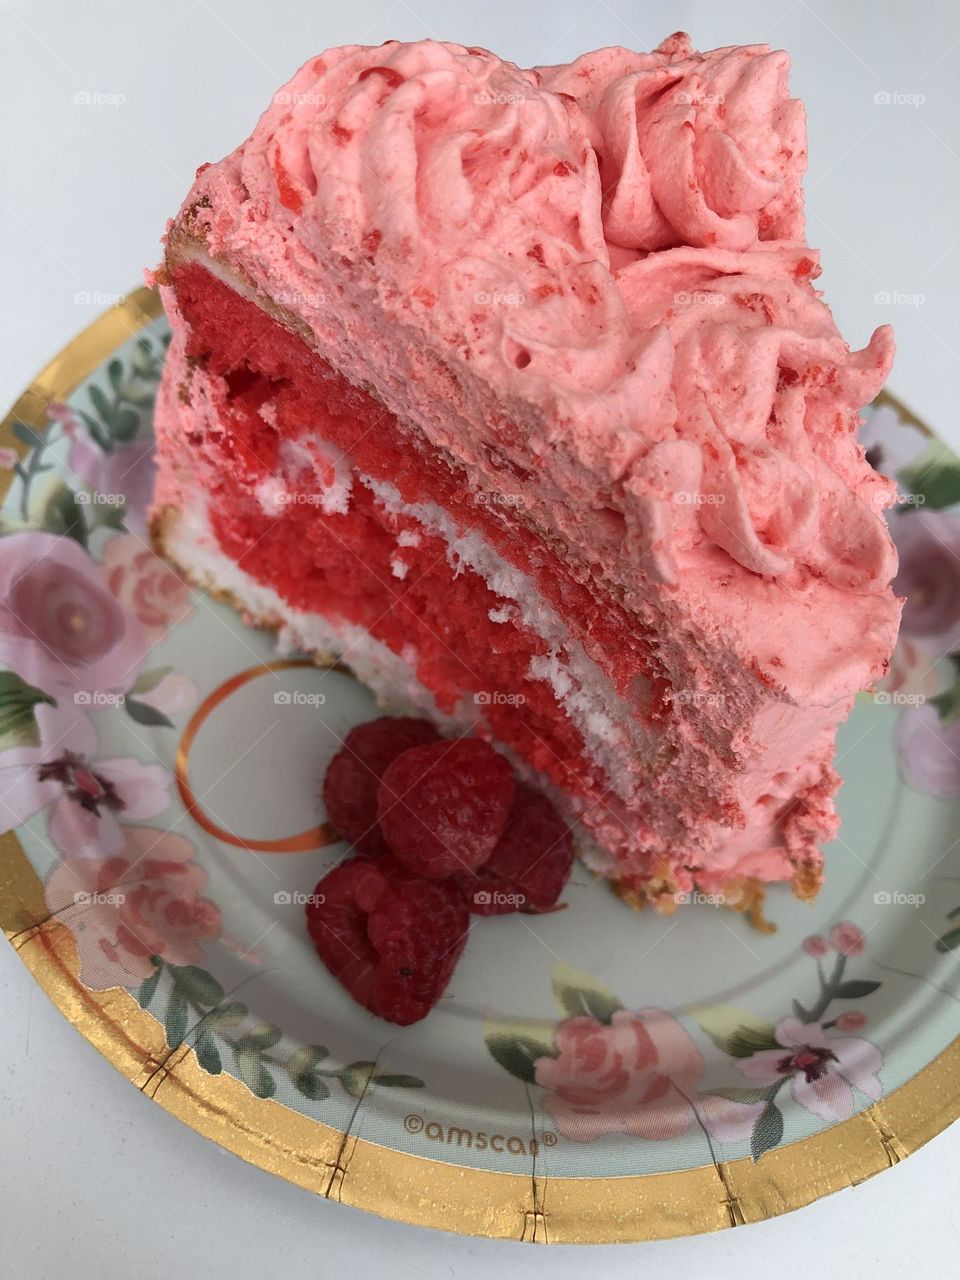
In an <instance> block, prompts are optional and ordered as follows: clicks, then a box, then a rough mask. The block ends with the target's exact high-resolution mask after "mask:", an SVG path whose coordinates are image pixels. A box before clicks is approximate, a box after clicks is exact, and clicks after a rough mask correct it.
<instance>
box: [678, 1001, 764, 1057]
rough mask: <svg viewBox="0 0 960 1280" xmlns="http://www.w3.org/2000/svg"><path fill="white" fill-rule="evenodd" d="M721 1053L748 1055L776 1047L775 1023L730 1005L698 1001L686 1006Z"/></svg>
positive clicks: (731, 1055) (736, 1055)
mask: <svg viewBox="0 0 960 1280" xmlns="http://www.w3.org/2000/svg"><path fill="white" fill-rule="evenodd" d="M689 1012H690V1015H691V1016H692V1017H693V1018H695V1019H696V1021H697V1023H698V1024H699V1026H700V1027H701V1029H702V1030H703V1031H705V1032H706V1033H707V1035H708V1036H709V1037H710V1039H711V1040H712V1041H713V1043H714V1044H715V1045H716V1046H717V1048H718V1049H719V1050H720V1051H721V1053H726V1054H729V1055H730V1057H731V1058H749V1057H750V1056H751V1054H754V1053H759V1052H760V1051H761V1050H762V1049H776V1048H778V1047H779V1046H778V1043H777V1034H776V1027H774V1025H773V1023H772V1022H766V1021H764V1019H763V1018H757V1017H755V1016H754V1015H753V1014H752V1013H746V1012H745V1011H744V1010H743V1009H735V1008H734V1007H733V1005H729V1004H716V1005H697V1006H695V1007H694V1008H692V1009H690V1010H689Z"/></svg>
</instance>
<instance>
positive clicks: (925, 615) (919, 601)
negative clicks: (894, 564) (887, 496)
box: [890, 511, 960, 657]
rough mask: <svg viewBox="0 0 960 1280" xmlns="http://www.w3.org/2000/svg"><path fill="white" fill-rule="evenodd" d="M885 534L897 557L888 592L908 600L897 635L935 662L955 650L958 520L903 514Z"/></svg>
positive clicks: (959, 629)
mask: <svg viewBox="0 0 960 1280" xmlns="http://www.w3.org/2000/svg"><path fill="white" fill-rule="evenodd" d="M890 531H891V533H892V534H893V539H894V541H895V542H896V544H897V550H898V552H899V555H900V569H899V572H898V573H897V576H896V577H895V578H894V580H893V589H894V591H896V593H897V595H901V596H906V597H907V603H906V605H905V607H904V610H903V622H902V624H901V628H900V631H901V635H904V636H912V637H913V638H915V639H918V640H922V641H923V642H924V644H925V645H926V646H928V647H929V648H930V649H931V650H932V651H933V652H934V653H935V654H936V656H938V657H939V656H942V655H944V654H947V653H952V652H953V651H954V650H956V649H960V517H957V516H953V515H946V514H944V513H943V512H929V513H928V512H922V513H921V512H913V511H908V512H906V513H902V514H899V515H895V516H893V518H892V519H891V521H890Z"/></svg>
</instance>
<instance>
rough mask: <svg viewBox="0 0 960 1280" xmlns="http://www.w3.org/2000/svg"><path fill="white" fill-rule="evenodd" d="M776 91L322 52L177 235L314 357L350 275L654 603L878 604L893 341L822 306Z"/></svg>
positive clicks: (723, 82)
mask: <svg viewBox="0 0 960 1280" xmlns="http://www.w3.org/2000/svg"><path fill="white" fill-rule="evenodd" d="M787 66H788V63H787V58H786V55H785V54H783V53H775V52H770V51H769V50H768V49H767V48H766V47H765V46H754V47H747V48H733V49H721V50H716V51H714V52H712V53H707V54H698V53H695V52H693V51H692V50H691V48H690V45H689V41H688V40H687V38H686V37H685V36H673V37H671V38H670V39H669V40H667V41H665V42H664V44H663V45H661V46H660V48H659V49H658V50H656V51H655V52H654V53H651V54H636V53H631V52H629V51H627V50H624V49H603V50H599V51H597V52H595V53H592V54H587V55H584V56H583V57H581V58H578V59H577V60H576V61H575V62H573V63H572V64H570V65H569V66H567V67H554V68H545V69H543V70H541V71H537V70H521V69H520V68H518V67H516V66H514V65H513V64H512V63H509V62H504V61H502V60H501V59H499V58H497V57H496V56H495V55H493V54H491V53H489V52H487V51H486V50H482V49H465V48H462V47H460V46H458V45H452V44H444V43H438V42H434V41H422V42H417V43H412V44H400V43H397V42H388V43H387V44H385V45H382V46H380V47H378V48H369V47H360V46H348V47H345V48H340V49H334V50H330V51H329V52H327V53H325V54H323V55H322V56H321V57H317V58H313V59H311V60H310V61H309V62H308V63H306V64H305V65H304V66H303V67H302V68H301V69H300V70H299V71H298V72H297V74H296V75H295V76H294V77H293V79H292V80H291V81H290V82H289V84H288V85H287V86H286V87H285V88H284V89H282V90H281V91H280V92H278V93H277V94H276V95H275V96H274V99H273V101H272V103H271V106H270V107H269V109H268V110H267V111H266V112H265V113H264V115H263V116H262V117H261V119H260V121H259V122H258V124H257V126H256V128H255V130H254V132H253V135H252V137H251V138H250V139H249V140H248V141H247V142H246V143H244V144H243V145H242V146H241V147H240V148H239V149H238V150H237V151H236V152H234V153H233V155H232V156H230V157H228V158H227V160H225V161H223V162H221V163H220V164H218V165H216V166H214V167H211V168H207V169H205V170H202V171H201V172H200V173H199V174H198V178H197V181H196V183H195V184H194V188H193V189H192V191H191V193H190V195H189V196H188V198H187V201H186V203H185V206H184V210H185V213H184V217H186V216H187V211H189V225H190V226H192V227H193V228H194V230H197V229H198V228H199V229H200V231H201V233H202V235H203V237H204V238H205V240H206V243H207V246H208V248H209V250H210V251H211V252H212V253H213V254H214V255H218V256H222V257H223V258H224V260H226V261H231V262H234V263H236V264H238V265H239V266H240V267H241V268H242V269H243V270H245V271H246V272H247V274H248V275H250V276H251V278H252V279H253V281H254V283H255V284H257V285H258V286H259V287H260V288H262V289H264V291H265V292H267V293H269V294H270V295H271V296H272V297H273V298H274V299H276V300H277V301H279V302H281V303H284V304H285V305H287V307H288V309H289V310H291V311H294V312H295V313H297V314H299V316H300V317H301V318H302V319H303V320H304V322H305V323H306V324H307V325H308V326H310V327H311V328H313V329H314V330H315V331H316V332H318V333H322V332H324V320H323V315H322V313H323V308H324V307H325V306H326V305H327V302H328V300H327V299H326V298H320V299H317V298H316V297H314V296H312V295H311V291H310V285H311V281H316V280H317V279H318V278H322V277H323V276H324V273H325V272H326V270H327V265H328V260H329V259H330V258H331V255H339V256H340V258H341V260H342V261H344V262H347V263H348V264H349V268H350V272H351V273H352V274H351V278H352V279H353V280H354V282H355V283H358V282H359V283H360V284H361V287H362V288H364V289H365V290H366V291H367V293H368V294H369V295H370V296H373V297H375V298H376V300H377V305H378V306H379V308H380V309H381V310H382V312H384V313H386V315H387V317H391V316H392V317H394V318H395V319H396V321H397V322H398V323H403V324H406V325H410V326H413V327H414V328H415V329H416V330H417V331H419V332H420V333H422V334H423V335H425V336H428V337H429V339H430V341H431V342H432V343H433V344H434V346H435V348H436V349H437V350H439V351H441V352H442V353H443V356H444V359H445V361H446V362H447V364H448V367H449V368H453V369H461V370H464V371H465V372H466V371H469V375H470V377H472V378H478V379H481V380H482V381H483V383H484V384H486V385H487V386H489V387H491V388H492V389H493V391H494V392H495V393H496V394H497V395H498V396H499V397H500V399H501V402H502V403H504V404H506V405H507V406H514V407H516V414H515V418H516V420H517V421H522V422H523V423H524V436H523V439H522V440H521V441H519V442H518V445H517V458H518V459H519V458H523V459H524V460H525V461H526V462H527V463H529V459H530V457H531V455H532V456H534V457H535V458H537V459H538V462H539V466H540V468H541V473H542V474H543V475H544V476H545V477H546V478H548V479H549V480H551V481H552V483H553V484H554V485H555V486H556V488H557V489H559V490H565V491H567V492H568V493H571V494H573V495H575V498H576V499H577V500H581V499H582V495H583V493H584V488H585V485H586V487H587V488H588V489H589V488H592V489H593V491H594V492H595V493H596V494H597V496H598V504H597V505H598V507H603V506H604V505H606V506H608V507H609V508H610V509H611V510H613V511H615V512H617V513H619V514H621V515H622V516H623V519H624V527H625V536H624V538H623V545H622V548H621V550H622V552H623V553H625V554H626V555H627V556H628V557H630V558H631V559H632V560H633V561H634V564H635V566H636V567H637V570H638V572H640V573H642V574H644V575H646V576H647V577H648V578H650V579H653V580H654V581H658V582H660V583H663V584H666V585H668V586H671V585H674V584H679V583H680V582H682V581H683V579H684V578H685V576H687V575H688V574H689V573H690V572H696V570H695V568H693V566H695V565H699V564H702V563H703V556H704V554H706V553H708V552H712V549H716V548H720V549H721V550H722V551H723V552H724V553H725V554H726V555H727V556H729V557H730V558H731V559H732V560H733V561H735V562H736V563H737V564H739V565H740V566H743V568H744V569H746V570H748V571H749V573H750V574H756V575H763V577H764V578H765V579H768V580H769V579H781V580H782V581H783V582H784V584H785V585H787V586H788V587H789V588H790V589H791V590H794V589H797V590H802V589H803V588H804V586H805V584H807V583H809V582H810V581H811V580H825V581H826V582H828V583H829V584H831V586H833V587H834V588H837V589H839V590H840V591H853V592H856V593H869V594H875V595H878V596H879V595H882V594H883V593H885V592H886V591H887V584H888V583H889V581H890V579H891V577H892V575H893V572H894V568H895V561H894V553H893V549H892V545H891V543H890V540H889V538H888V536H887V533H886V528H885V525H884V522H883V518H882V508H883V507H884V506H886V505H889V504H890V502H891V501H892V486H891V485H890V484H889V483H888V482H887V481H885V480H883V479H882V478H880V477H878V476H877V475H876V474H875V473H874V472H873V471H872V470H871V469H870V467H869V466H868V465H867V464H866V463H865V461H864V459H863V454H862V450H861V449H860V448H859V446H858V444H857V443H856V439H855V436H854V430H855V426H856V421H857V410H858V408H859V407H860V406H861V405H863V404H865V403H866V402H867V401H869V400H870V399H871V398H872V397H873V396H874V395H875V394H876V392H877V391H878V390H879V389H880V387H881V385H882V383H883V381H884V379H885V377H886V374H887V372H888V370H889V367H890V363H891V360H892V352H893V343H892V337H891V334H890V331H889V329H887V328H886V327H884V328H882V329H879V330H877V332H876V333H875V334H874V335H873V338H872V339H871V341H870V343H869V345H868V346H867V347H866V348H865V349H864V350H863V351H858V352H851V351H850V349H849V348H848V346H847V345H846V343H845V342H844V341H843V339H842V337H841V336H840V335H839V333H838V331H837V329H836V326H835V325H834V323H833V319H832V317H831V315H830V312H829V310H828V309H827V307H826V306H825V305H824V304H823V303H822V302H821V300H820V297H819V295H818V293H817V292H816V290H815V289H814V288H813V285H812V281H813V279H814V278H815V277H816V275H817V274H818V273H819V268H818V265H817V256H816V254H815V253H814V252H813V251H811V250H809V249H806V248H805V247H804V246H803V244H802V241H801V237H802V234H803V218H802V212H801V193H800V183H801V178H802V175H803V171H804V167H805V162H806V149H805V142H804V127H803V114H802V108H801V106H800V104H799V103H797V102H796V101H794V100H793V99H790V98H789V97H788V95H787V89H786V74H787ZM488 425H489V424H488ZM497 447H498V448H502V449H503V450H504V451H505V452H506V453H507V455H508V456H509V445H506V446H505V445H504V443H503V441H502V440H499V441H498V444H497ZM571 477H574V478H575V479H572V478H571ZM584 477H586V480H585V479H584ZM712 573H714V576H715V571H712ZM890 606H891V608H890V610H889V611H885V612H889V613H890V618H891V619H892V613H893V601H892V599H891V600H890ZM886 629H888V628H886V627H885V625H882V626H881V627H880V630H881V631H884V630H886Z"/></svg>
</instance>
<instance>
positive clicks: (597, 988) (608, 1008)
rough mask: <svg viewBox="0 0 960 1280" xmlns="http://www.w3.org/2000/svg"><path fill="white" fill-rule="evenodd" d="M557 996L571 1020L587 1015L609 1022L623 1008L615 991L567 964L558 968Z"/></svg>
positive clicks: (557, 966) (556, 968)
mask: <svg viewBox="0 0 960 1280" xmlns="http://www.w3.org/2000/svg"><path fill="white" fill-rule="evenodd" d="M553 994H554V997H555V999H556V1001H557V1004H558V1005H559V1007H560V1010H561V1012H562V1013H564V1014H566V1015H567V1017H570V1018H575V1017H577V1016H580V1015H586V1016H588V1017H591V1018H596V1019H597V1021H598V1022H603V1023H609V1022H610V1021H611V1019H612V1018H613V1015H614V1014H615V1013H616V1012H617V1010H618V1009H622V1008H623V1004H622V1003H621V1001H620V1000H618V998H617V997H616V996H615V995H614V994H613V992H612V991H610V990H609V989H608V988H607V987H605V986H603V985H602V984H601V983H599V982H597V980H596V978H593V977H591V975H590V974H588V973H581V972H580V971H579V970H577V969H571V968H570V967H569V965H566V964H563V963H561V964H558V965H555V966H554V970H553Z"/></svg>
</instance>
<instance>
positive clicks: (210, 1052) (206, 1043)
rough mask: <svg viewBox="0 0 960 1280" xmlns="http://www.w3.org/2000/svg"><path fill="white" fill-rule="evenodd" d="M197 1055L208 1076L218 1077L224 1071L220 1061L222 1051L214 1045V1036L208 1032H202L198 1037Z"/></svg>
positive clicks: (195, 1046) (195, 1047)
mask: <svg viewBox="0 0 960 1280" xmlns="http://www.w3.org/2000/svg"><path fill="white" fill-rule="evenodd" d="M194 1049H195V1051H196V1054H197V1061H198V1062H199V1063H200V1066H201V1067H202V1068H203V1069H204V1071H206V1073H207V1074H208V1075H211V1076H218V1075H219V1074H220V1073H221V1071H222V1070H223V1062H222V1061H221V1059H220V1050H219V1049H218V1048H217V1046H216V1044H215V1043H214V1039H213V1036H211V1035H208V1034H207V1032H206V1031H201V1032H200V1034H199V1035H198V1036H197V1043H196V1044H195V1045H194Z"/></svg>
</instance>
